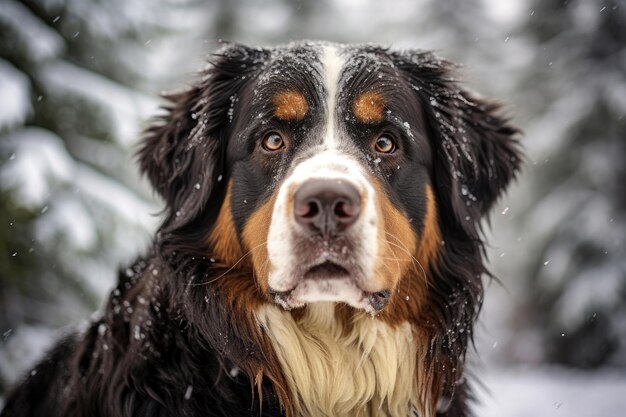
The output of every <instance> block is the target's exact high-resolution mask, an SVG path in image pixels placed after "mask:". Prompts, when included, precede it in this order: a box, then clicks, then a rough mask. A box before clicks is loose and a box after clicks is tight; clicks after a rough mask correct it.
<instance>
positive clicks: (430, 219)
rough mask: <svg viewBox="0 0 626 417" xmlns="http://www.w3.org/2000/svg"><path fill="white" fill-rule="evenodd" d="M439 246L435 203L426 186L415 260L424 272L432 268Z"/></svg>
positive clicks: (431, 191)
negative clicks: (421, 228) (422, 220)
mask: <svg viewBox="0 0 626 417" xmlns="http://www.w3.org/2000/svg"><path fill="white" fill-rule="evenodd" d="M440 245H441V231H440V229H439V219H438V216H437V202H436V201H435V195H434V194H433V190H432V188H431V187H430V185H428V186H426V216H425V217H424V224H423V232H422V236H420V243H419V249H418V252H417V260H418V261H419V263H420V265H422V267H423V268H424V269H425V270H426V271H428V270H429V269H430V268H432V267H434V265H435V261H436V260H437V253H438V251H439V246H440Z"/></svg>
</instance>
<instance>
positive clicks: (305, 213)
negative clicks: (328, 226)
mask: <svg viewBox="0 0 626 417" xmlns="http://www.w3.org/2000/svg"><path fill="white" fill-rule="evenodd" d="M319 212H320V204H319V203H318V202H317V201H315V200H311V201H309V202H308V203H304V204H297V205H296V207H295V213H296V216H298V217H302V218H304V219H312V218H313V217H315V216H317V215H318V214H319Z"/></svg>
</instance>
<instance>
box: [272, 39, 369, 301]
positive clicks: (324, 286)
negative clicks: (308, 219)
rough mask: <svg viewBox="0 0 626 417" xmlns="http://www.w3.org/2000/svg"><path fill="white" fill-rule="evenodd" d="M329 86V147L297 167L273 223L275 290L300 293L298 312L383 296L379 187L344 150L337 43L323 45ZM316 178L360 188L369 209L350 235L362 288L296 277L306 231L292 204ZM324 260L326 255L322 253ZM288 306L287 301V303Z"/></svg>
mask: <svg viewBox="0 0 626 417" xmlns="http://www.w3.org/2000/svg"><path fill="white" fill-rule="evenodd" d="M321 64H322V68H323V70H322V73H323V83H324V88H325V90H326V105H327V120H326V126H325V129H323V132H324V133H323V135H324V137H323V138H322V139H323V143H322V145H321V146H320V147H319V148H318V150H317V153H315V154H314V156H312V157H310V158H309V159H307V160H304V161H302V162H300V163H299V164H298V165H297V166H295V167H294V169H293V171H292V173H291V175H290V176H289V177H288V178H287V179H286V180H285V181H284V182H283V184H282V185H281V187H280V189H279V191H278V195H277V198H276V202H275V204H274V209H273V213H272V220H271V223H270V228H269V233H268V239H267V249H268V254H269V263H270V265H269V278H268V284H269V286H270V287H271V288H272V289H274V290H276V291H280V292H283V291H290V290H292V289H294V288H295V290H294V291H293V293H292V294H291V297H290V299H289V300H288V301H287V304H285V305H283V307H297V306H301V305H304V304H306V303H310V302H316V301H337V302H345V303H348V304H350V305H351V306H353V307H356V308H362V309H365V310H368V309H371V307H369V303H368V301H367V300H365V299H364V297H363V290H365V291H379V290H381V288H370V287H369V286H368V285H371V281H372V279H373V273H374V262H375V260H376V255H377V252H378V240H377V227H378V219H377V214H376V213H377V211H376V201H375V196H374V192H375V191H374V188H373V187H372V185H371V184H370V183H369V181H368V180H367V177H366V175H365V174H364V172H363V170H362V167H361V165H360V164H359V163H358V161H356V160H355V159H354V157H351V156H350V155H348V154H346V153H343V152H341V151H340V150H339V137H340V132H339V130H340V129H339V125H338V123H337V117H336V113H337V96H338V94H339V83H340V79H341V72H342V70H343V68H344V67H345V64H346V60H345V58H344V57H342V56H341V54H340V50H339V47H338V46H336V45H332V44H327V45H324V46H323V49H322V54H321ZM310 179H332V180H337V181H346V182H349V183H350V184H352V185H353V186H355V187H356V189H357V190H358V191H359V194H360V195H361V199H362V202H363V205H362V207H361V214H360V216H359V218H358V220H357V221H356V223H355V224H353V225H352V226H351V227H350V230H349V231H348V232H347V233H349V234H350V236H352V237H353V240H354V241H355V243H356V245H357V246H358V247H357V249H356V250H355V252H354V253H353V254H351V256H353V258H354V259H353V260H354V262H355V263H357V264H358V265H359V267H360V270H361V271H362V272H363V275H364V276H363V277H360V281H359V285H360V286H361V288H359V287H358V286H357V285H356V283H354V282H352V281H348V280H346V281H345V282H344V281H343V280H342V281H335V282H331V280H324V279H316V280H314V281H311V282H303V283H299V282H298V279H299V277H296V276H295V266H296V265H298V263H299V262H302V260H301V259H298V258H297V254H296V253H294V252H295V245H294V241H295V238H296V237H297V234H298V233H299V232H300V226H299V225H298V224H297V222H296V220H295V217H294V214H293V209H292V205H290V204H288V203H289V202H290V201H291V200H292V199H293V195H290V194H293V193H294V192H295V190H296V189H297V188H298V187H299V186H300V185H301V184H303V183H304V182H305V181H307V180H310ZM322 256H323V254H322ZM283 302H284V300H283Z"/></svg>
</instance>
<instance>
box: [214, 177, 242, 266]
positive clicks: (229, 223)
mask: <svg viewBox="0 0 626 417" xmlns="http://www.w3.org/2000/svg"><path fill="white" fill-rule="evenodd" d="M232 186H233V184H232V181H230V182H229V183H228V189H227V191H226V196H224V203H223V204H222V207H221V208H220V212H219V215H218V216H217V220H216V221H215V224H214V226H213V230H212V231H211V235H210V236H209V242H210V244H211V250H212V253H211V255H212V256H216V257H217V258H218V260H219V261H220V262H221V263H224V264H226V265H233V264H234V263H235V262H237V261H239V260H240V259H241V257H242V256H243V252H242V250H241V245H240V244H239V241H238V240H237V233H236V232H235V223H234V221H233V214H232V211H231V207H230V200H231V195H232Z"/></svg>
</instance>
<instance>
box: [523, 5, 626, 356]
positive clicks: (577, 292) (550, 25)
mask: <svg viewBox="0 0 626 417" xmlns="http://www.w3.org/2000/svg"><path fill="white" fill-rule="evenodd" d="M533 6H534V7H532V8H531V9H532V11H531V12H530V15H529V18H528V23H527V25H526V27H525V28H523V30H522V34H521V35H522V36H526V37H527V38H528V39H529V40H530V41H531V42H533V44H534V45H535V47H536V54H535V57H534V62H533V65H532V68H531V70H530V71H529V73H528V74H527V76H526V77H525V78H524V80H523V82H522V84H521V86H520V87H519V90H520V91H521V92H524V93H523V94H525V96H526V97H525V101H526V104H527V109H526V111H528V112H529V113H530V114H529V119H530V120H531V121H532V122H531V123H529V126H526V130H527V132H526V136H527V138H526V141H525V142H526V144H527V146H528V148H529V149H531V150H532V153H531V159H532V161H531V162H532V164H529V167H528V168H529V169H527V174H528V175H530V178H531V181H532V183H531V186H530V190H532V194H526V195H525V201H524V202H523V203H522V207H520V208H519V211H520V212H521V213H522V214H521V215H520V216H518V218H517V225H518V230H519V235H520V236H521V237H523V240H524V243H523V244H521V245H520V246H521V247H523V248H524V251H520V252H519V253H518V255H517V256H518V257H521V258H522V259H523V260H524V262H523V265H522V269H521V275H522V276H523V277H524V282H523V285H524V288H525V290H524V294H523V298H522V301H521V302H520V304H519V306H518V309H517V315H516V317H515V321H517V322H518V323H520V322H521V323H522V327H525V326H528V327H529V328H531V329H532V332H534V333H535V334H537V335H538V336H539V340H540V346H542V347H543V349H542V352H541V353H540V355H541V356H542V357H543V360H546V361H548V362H553V363H561V364H566V365H570V366H576V367H597V366H602V365H622V366H624V365H626V250H625V249H626V247H625V237H626V198H625V196H626V193H625V192H624V184H625V183H626V164H625V161H626V141H625V139H626V117H625V116H626V7H624V4H623V3H621V4H619V2H613V1H604V2H596V1H593V0H577V1H576V0H575V1H566V0H548V1H545V0H536V1H534V3H533Z"/></svg>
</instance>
